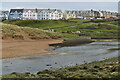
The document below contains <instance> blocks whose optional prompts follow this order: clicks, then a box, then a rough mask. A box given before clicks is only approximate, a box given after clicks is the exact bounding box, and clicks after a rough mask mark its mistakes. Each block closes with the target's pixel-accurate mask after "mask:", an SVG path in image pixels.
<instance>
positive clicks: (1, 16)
mask: <svg viewBox="0 0 120 80" xmlns="http://www.w3.org/2000/svg"><path fill="white" fill-rule="evenodd" d="M8 15H9V11H0V20H2V19H8Z"/></svg>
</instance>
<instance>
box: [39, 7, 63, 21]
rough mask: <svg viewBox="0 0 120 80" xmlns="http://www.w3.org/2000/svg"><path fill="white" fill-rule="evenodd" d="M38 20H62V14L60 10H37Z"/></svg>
mask: <svg viewBox="0 0 120 80" xmlns="http://www.w3.org/2000/svg"><path fill="white" fill-rule="evenodd" d="M37 12H38V13H37V14H38V19H40V20H44V19H47V20H51V19H55V20H58V19H62V18H63V13H62V11H61V10H58V9H38V11H37Z"/></svg>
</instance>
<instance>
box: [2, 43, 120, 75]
mask: <svg viewBox="0 0 120 80" xmlns="http://www.w3.org/2000/svg"><path fill="white" fill-rule="evenodd" d="M118 44H119V42H93V43H90V44H84V45H79V46H72V47H61V48H57V49H54V50H50V51H52V52H54V53H56V54H49V55H48V54H47V55H46V54H40V55H35V56H27V57H19V58H10V59H3V60H2V74H9V73H12V72H31V73H37V72H38V71H41V70H45V69H56V68H62V67H66V66H72V65H76V64H84V63H89V62H92V61H99V60H104V59H107V58H112V57H117V56H118V51H119V50H116V49H117V48H118Z"/></svg>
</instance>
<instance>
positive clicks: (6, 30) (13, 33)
mask: <svg viewBox="0 0 120 80" xmlns="http://www.w3.org/2000/svg"><path fill="white" fill-rule="evenodd" d="M1 24H2V23H1ZM1 30H2V38H3V39H7V38H13V39H26V38H29V39H56V38H61V35H60V34H58V33H56V32H49V31H45V30H41V29H38V28H30V27H19V26H17V25H11V24H2V29H1Z"/></svg>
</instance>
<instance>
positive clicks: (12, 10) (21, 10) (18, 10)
mask: <svg viewBox="0 0 120 80" xmlns="http://www.w3.org/2000/svg"><path fill="white" fill-rule="evenodd" d="M15 11H17V12H23V9H11V10H10V13H11V12H13V13H14V12H15Z"/></svg>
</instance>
